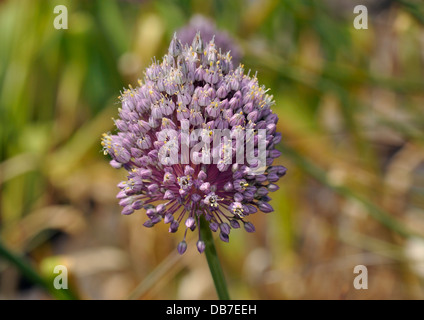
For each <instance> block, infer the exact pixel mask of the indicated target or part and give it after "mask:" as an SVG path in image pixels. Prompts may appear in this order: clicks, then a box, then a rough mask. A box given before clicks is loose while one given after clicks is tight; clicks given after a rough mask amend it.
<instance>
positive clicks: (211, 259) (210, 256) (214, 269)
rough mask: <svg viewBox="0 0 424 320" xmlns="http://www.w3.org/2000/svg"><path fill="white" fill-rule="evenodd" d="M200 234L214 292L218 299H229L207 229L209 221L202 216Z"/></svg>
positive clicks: (210, 235) (219, 264)
mask: <svg viewBox="0 0 424 320" xmlns="http://www.w3.org/2000/svg"><path fill="white" fill-rule="evenodd" d="M200 236H201V238H202V240H203V241H204V242H205V246H206V248H205V255H206V260H207V261H208V265H209V270H210V271H211V275H212V279H213V282H214V284H215V289H216V293H217V294H218V298H219V299H220V300H230V295H229V294H228V289H227V283H226V282H225V277H224V272H223V271H222V267H221V263H220V262H219V258H218V255H217V253H216V248H215V243H214V241H213V236H212V231H211V230H210V229H209V223H208V222H207V221H206V219H205V218H204V217H203V216H202V217H201V219H200Z"/></svg>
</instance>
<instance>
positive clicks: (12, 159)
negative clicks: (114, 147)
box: [0, 0, 424, 299]
mask: <svg viewBox="0 0 424 320" xmlns="http://www.w3.org/2000/svg"><path fill="white" fill-rule="evenodd" d="M357 4H363V5H366V6H367V8H368V29H362V30H357V29H355V28H354V26H353V21H354V19H355V17H356V16H357V14H354V13H353V8H354V7H355V6H356V5H357ZM56 5H65V6H66V7H67V8H68V29H66V30H63V29H62V30H56V29H55V28H54V26H53V21H54V19H55V17H56V16H57V14H54V12H53V10H54V8H55V6H56ZM199 14H201V15H203V16H204V17H206V18H207V19H210V21H209V22H210V23H211V24H215V27H216V28H217V29H218V30H220V31H225V32H227V33H228V35H230V36H231V37H233V38H234V42H233V44H234V45H236V46H238V48H239V49H240V55H241V56H242V59H241V61H242V62H243V63H244V65H245V68H246V69H247V70H249V69H251V70H252V72H253V73H254V72H255V71H257V72H258V78H259V82H260V83H261V84H264V85H266V86H267V87H269V88H271V91H270V92H271V93H272V94H273V95H274V99H275V101H276V105H275V107H274V109H273V110H274V112H276V113H277V114H278V115H279V118H280V120H279V122H278V130H279V131H281V132H282V133H283V140H282V143H281V146H280V150H281V151H282V152H283V155H282V156H281V157H280V159H278V162H279V164H282V165H284V166H286V167H287V168H288V174H287V175H286V176H285V177H284V178H283V179H281V180H280V182H279V186H280V190H278V191H277V192H275V193H274V194H273V200H272V202H271V204H272V205H273V206H274V208H275V212H273V213H270V214H267V215H265V214H262V213H257V214H255V216H253V217H252V222H254V224H255V225H256V230H257V231H256V233H254V234H248V233H246V232H244V231H243V230H234V231H233V232H232V233H231V237H230V243H222V242H221V241H217V249H218V253H219V256H220V258H221V260H222V264H223V267H224V270H225V274H226V278H227V281H228V285H229V291H230V295H231V297H232V298H235V299H423V298H424V116H423V114H424V4H423V2H422V1H421V0H397V1H396V0H367V1H365V0H362V1H356V0H351V1H350V0H343V1H338V0H325V1H314V0H289V1H275V0H249V1H244V0H230V1H227V0H216V1H208V2H206V1H201V0H183V1H173V0H164V1H147V0H146V1H136V0H132V1H129V0H128V1H118V0H72V1H66V0H57V1H55V0H37V1H34V0H13V1H11V0H2V1H0V30H1V32H0V299H60V298H78V299H216V293H215V290H214V287H213V283H212V280H211V277H210V274H209V270H208V267H207V263H206V259H205V257H204V255H200V254H198V253H197V250H196V248H195V242H191V243H189V248H188V250H187V252H186V253H185V254H184V255H183V256H181V257H180V256H179V255H178V254H177V253H176V245H177V243H178V242H179V241H180V240H181V238H182V233H181V232H183V230H180V231H181V232H179V233H178V234H177V235H175V234H169V233H168V232H167V226H165V225H164V224H163V223H160V224H158V225H157V226H155V228H152V229H147V228H144V227H143V226H142V223H143V222H144V221H145V216H144V215H143V214H142V212H141V211H140V212H137V213H135V214H133V215H131V216H121V215H120V209H119V207H118V201H117V200H116V198H115V196H116V193H117V191H118V188H117V187H116V185H117V183H118V182H120V181H121V180H122V179H123V178H124V177H125V170H115V169H113V168H112V167H110V166H109V164H108V161H109V159H108V157H105V156H104V155H103V153H102V152H101V146H100V138H101V134H102V133H103V132H107V131H109V130H113V121H112V120H111V118H112V117H115V118H116V117H117V114H118V111H117V109H118V107H119V103H118V102H119V100H118V98H117V97H118V96H119V92H120V90H122V88H123V87H128V85H129V84H131V85H133V86H136V85H137V79H138V78H141V77H142V76H143V70H144V68H145V67H146V66H148V65H149V64H150V63H151V61H152V58H153V57H156V59H161V57H162V56H163V54H164V53H165V52H166V50H167V47H168V44H169V42H170V39H171V38H172V35H173V33H174V32H175V31H176V30H178V29H180V28H182V27H184V26H186V25H187V24H188V23H189V22H190V19H192V17H193V16H196V15H199ZM197 17H198V16H197ZM188 239H189V240H190V239H191V240H193V241H196V239H195V234H190V233H189V237H188ZM56 265H64V266H66V267H67V269H68V276H69V283H68V284H69V289H68V290H45V289H44V288H43V284H45V283H52V282H53V279H54V277H55V276H57V274H54V273H53V270H54V267H55V266H56ZM356 265H365V266H366V267H367V268H368V289H367V290H356V289H355V288H354V286H353V281H354V278H355V276H357V275H356V274H354V272H353V271H354V268H355V266H356ZM43 281H44V282H43Z"/></svg>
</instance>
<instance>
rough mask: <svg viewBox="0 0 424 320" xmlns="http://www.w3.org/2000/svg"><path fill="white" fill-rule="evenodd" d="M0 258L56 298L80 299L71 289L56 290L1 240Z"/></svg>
mask: <svg viewBox="0 0 424 320" xmlns="http://www.w3.org/2000/svg"><path fill="white" fill-rule="evenodd" d="M0 256H1V257H3V258H4V259H5V260H7V261H9V262H10V263H11V264H12V265H13V266H15V267H16V268H17V269H18V270H19V272H20V273H22V275H23V276H24V277H25V278H27V280H29V281H30V282H32V283H33V284H35V285H38V286H40V287H41V288H43V289H44V290H46V291H47V292H49V293H50V294H51V295H52V296H54V297H55V298H57V299H60V300H62V299H64V300H76V299H78V297H77V296H76V294H75V293H74V292H73V291H72V290H71V289H66V290H58V289H55V288H54V287H53V286H52V284H51V283H49V282H47V281H46V280H45V279H44V278H43V277H41V276H40V275H39V274H38V272H37V271H36V270H35V269H34V268H33V267H32V266H31V264H30V263H29V262H28V261H27V260H26V259H24V258H23V257H21V256H19V255H18V254H16V253H14V252H12V251H11V250H9V249H8V248H6V246H5V245H4V244H3V242H2V241H1V240H0Z"/></svg>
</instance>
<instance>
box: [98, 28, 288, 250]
mask: <svg viewBox="0 0 424 320" xmlns="http://www.w3.org/2000/svg"><path fill="white" fill-rule="evenodd" d="M267 91H268V90H266V89H265V88H264V86H260V85H259V84H258V79H257V78H256V76H250V72H249V73H247V74H245V72H244V68H243V65H239V66H238V67H236V68H234V66H233V63H232V60H231V56H230V54H229V53H228V52H222V51H221V49H219V48H217V47H216V45H215V43H214V40H213V39H212V40H211V41H210V42H208V43H204V41H203V40H202V38H201V36H200V33H197V34H196V36H195V37H194V39H193V41H192V44H191V46H189V45H182V43H181V41H180V40H179V39H177V37H176V35H174V38H173V39H172V41H171V44H170V46H169V50H168V53H167V54H166V55H165V56H164V57H163V60H162V61H161V62H157V61H154V62H153V63H152V64H151V66H150V67H148V68H147V69H146V71H145V76H144V79H143V81H141V80H140V81H139V86H138V87H136V88H132V87H131V86H130V87H129V89H127V90H125V91H124V92H123V93H122V95H121V96H120V100H121V102H122V108H120V109H119V119H116V120H114V121H115V125H116V129H117V130H116V133H115V134H111V133H107V134H104V135H103V138H102V145H103V148H104V152H105V154H109V155H110V156H111V157H112V160H111V161H110V164H111V165H112V166H113V167H114V168H121V167H123V168H125V170H127V171H128V177H127V180H125V181H122V182H121V183H119V184H118V187H119V188H120V191H119V193H118V195H117V198H118V199H119V204H120V205H121V206H122V207H123V209H122V214H124V215H128V214H131V213H133V212H134V211H136V210H143V211H144V213H145V214H146V216H147V218H148V219H147V220H146V222H145V223H144V226H146V227H152V226H154V225H155V224H157V223H159V222H160V221H163V222H164V223H166V224H169V232H171V233H174V232H176V231H177V230H178V229H179V228H184V229H185V233H184V239H183V241H181V242H180V243H179V245H178V247H177V249H178V252H179V253H180V254H182V253H184V252H185V251H186V249H187V243H186V241H185V238H186V234H187V231H188V230H189V229H190V230H191V231H194V230H195V229H196V228H197V229H199V223H200V220H199V219H200V217H201V216H202V215H203V216H204V217H205V219H206V221H207V222H208V223H209V227H210V229H211V230H212V231H214V232H219V237H220V239H221V240H222V241H225V242H228V240H229V234H230V231H231V229H237V228H240V226H241V225H243V226H244V229H245V230H246V231H247V232H254V231H255V228H254V226H253V224H252V223H250V222H248V221H247V219H248V217H249V215H252V214H254V213H256V212H257V211H258V209H259V210H260V211H262V212H264V213H268V212H271V211H273V208H272V206H271V205H270V204H269V201H270V200H271V198H270V196H269V193H270V192H273V191H276V190H277V189H278V186H277V185H276V184H275V182H277V181H278V180H279V178H281V177H282V176H284V175H285V173H286V168H284V167H283V166H272V163H273V160H274V159H275V158H277V157H279V156H280V152H279V151H278V150H276V149H275V146H276V144H278V143H279V142H280V140H281V134H280V133H277V132H276V123H277V121H278V117H277V115H276V114H275V113H273V112H272V110H271V106H272V105H273V103H274V102H273V99H272V96H270V95H268V94H267ZM184 131H185V133H184ZM216 131H218V132H223V131H225V132H227V133H231V137H234V136H236V137H241V136H243V135H242V134H243V133H245V132H248V131H250V132H253V133H254V134H252V135H249V134H247V135H245V142H246V154H244V153H243V150H244V145H243V144H238V141H239V140H237V139H236V141H234V140H232V139H231V137H230V138H229V139H228V138H227V139H226V138H225V136H219V135H218V138H217V139H216V141H218V143H217V145H215V142H216V141H215V140H214V148H209V147H208V145H207V144H206V143H205V144H201V145H200V147H199V148H197V149H196V145H198V144H199V141H198V138H199V137H201V138H202V141H203V142H204V141H205V137H206V138H208V137H210V138H211V139H212V138H214V139H215V132H216ZM195 133H197V135H196V134H195ZM255 133H256V134H255ZM259 133H262V135H260V134H259ZM243 137H244V136H243ZM209 142H210V141H209ZM242 142H243V140H242ZM249 145H250V146H251V147H250V151H251V156H250V158H249ZM190 148H191V149H192V150H191V151H190V153H189V154H188V155H187V154H186V151H187V150H189V149H190ZM195 149H196V150H195ZM240 151H242V153H241V156H240ZM259 153H262V154H263V155H264V157H263V158H260V157H257V158H255V156H258V155H259ZM165 155H172V156H173V157H170V158H169V159H171V158H172V159H173V160H174V161H168V160H169V159H168V160H166V159H165V158H166V157H165ZM196 157H197V158H196ZM252 157H253V160H252ZM212 158H213V161H212ZM164 159H165V160H166V161H165V160H164ZM172 159H171V160H172ZM196 159H197V160H196ZM199 159H200V160H203V161H200V162H199ZM240 160H241V161H240ZM167 161H168V162H167ZM197 249H198V251H199V252H203V251H204V249H205V243H204V242H203V241H202V239H200V237H199V240H198V242H197Z"/></svg>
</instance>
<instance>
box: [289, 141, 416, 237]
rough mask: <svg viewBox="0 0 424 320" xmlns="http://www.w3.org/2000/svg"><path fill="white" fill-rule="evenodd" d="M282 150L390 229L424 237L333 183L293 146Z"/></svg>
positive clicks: (402, 234) (402, 233)
mask: <svg viewBox="0 0 424 320" xmlns="http://www.w3.org/2000/svg"><path fill="white" fill-rule="evenodd" d="M281 149H282V152H283V153H285V154H286V155H287V156H288V157H290V158H291V159H292V160H293V161H294V163H295V164H296V165H297V166H299V167H300V168H301V169H302V170H304V171H305V172H307V173H308V174H309V175H310V176H312V177H314V178H315V179H316V180H318V181H319V182H321V183H322V184H324V185H326V186H327V187H329V188H331V189H332V190H334V191H335V192H337V193H338V194H340V195H342V196H344V197H346V198H350V199H353V200H356V201H358V202H360V203H361V204H362V205H363V206H364V207H365V208H366V209H367V211H368V213H369V215H370V216H371V217H372V218H373V219H375V220H377V221H378V222H380V223H381V224H382V225H384V226H385V227H387V228H388V229H390V230H392V231H394V232H396V233H398V234H399V235H401V236H403V237H405V238H409V237H414V236H415V237H419V238H424V235H422V234H417V233H415V232H413V231H411V230H409V229H408V228H407V227H406V226H405V225H404V224H403V223H401V222H400V221H398V220H397V219H395V218H393V217H392V216H391V215H390V214H389V213H388V212H386V211H385V210H383V209H382V208H380V207H379V206H377V205H376V204H374V203H373V202H372V201H370V200H368V199H367V198H365V197H363V196H360V195H358V194H356V193H355V192H354V191H352V190H351V189H349V188H347V187H345V186H339V185H334V184H333V183H331V182H330V181H329V180H328V178H327V174H326V172H325V171H324V170H323V169H321V168H319V167H318V166H316V165H314V164H312V162H310V161H308V160H307V159H305V158H304V157H302V156H301V155H300V154H299V153H297V152H296V151H295V150H293V149H292V148H289V147H287V146H281Z"/></svg>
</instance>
